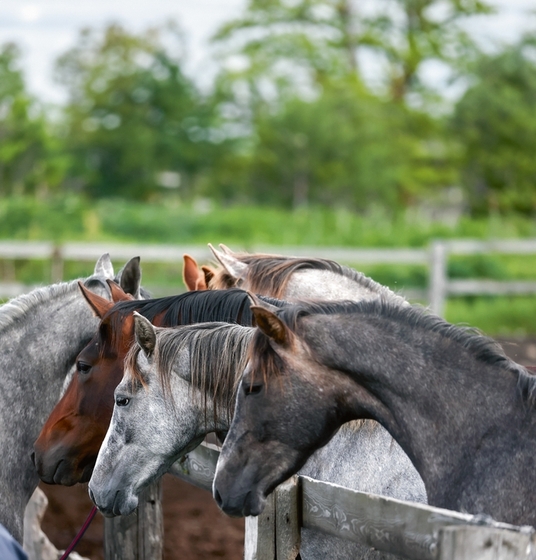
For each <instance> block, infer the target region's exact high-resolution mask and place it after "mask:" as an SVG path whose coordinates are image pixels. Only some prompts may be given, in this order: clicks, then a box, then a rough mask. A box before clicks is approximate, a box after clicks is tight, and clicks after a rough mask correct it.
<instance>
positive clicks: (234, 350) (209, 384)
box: [125, 322, 254, 423]
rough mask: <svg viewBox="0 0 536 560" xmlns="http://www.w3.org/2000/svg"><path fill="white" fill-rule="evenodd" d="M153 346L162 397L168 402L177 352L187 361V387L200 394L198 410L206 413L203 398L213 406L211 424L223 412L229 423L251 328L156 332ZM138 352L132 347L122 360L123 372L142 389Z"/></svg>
mask: <svg viewBox="0 0 536 560" xmlns="http://www.w3.org/2000/svg"><path fill="white" fill-rule="evenodd" d="M156 332H157V335H156V337H157V342H156V347H155V350H154V354H153V359H154V364H155V369H156V372H157V376H158V380H159V382H160V384H161V386H162V388H163V391H164V395H166V394H167V395H170V396H171V399H172V398H173V397H172V395H171V379H170V378H171V375H172V373H173V368H174V365H175V364H176V363H177V361H178V359H179V356H180V354H181V352H183V351H184V350H187V351H188V354H189V357H190V364H189V366H190V376H191V379H190V383H191V385H192V386H194V387H197V388H198V389H199V390H200V393H201V399H202V406H203V408H204V410H205V417H206V413H207V396H211V397H212V399H213V402H214V422H215V423H217V422H218V419H220V418H222V411H227V417H226V420H227V421H228V422H230V421H231V417H232V409H233V407H232V403H233V402H234V398H235V395H236V390H237V387H238V384H239V382H240V378H241V375H242V372H243V370H244V368H245V366H246V363H247V351H246V349H247V347H248V345H249V342H250V340H251V337H252V336H253V332H254V331H253V329H252V328H251V327H243V326H240V325H232V324H229V323H221V322H214V323H198V324H195V325H184V326H181V327H180V328H175V329H173V328H157V329H156ZM141 351H142V350H141V348H140V347H139V346H138V345H137V344H134V345H133V346H132V347H131V349H130V350H129V352H128V354H127V356H126V358H125V369H128V370H129V371H130V372H131V374H132V380H133V382H134V383H139V384H141V385H145V383H146V380H145V379H144V378H143V374H142V373H141V372H140V370H139V368H138V365H137V358H138V355H139V353H140V352H141Z"/></svg>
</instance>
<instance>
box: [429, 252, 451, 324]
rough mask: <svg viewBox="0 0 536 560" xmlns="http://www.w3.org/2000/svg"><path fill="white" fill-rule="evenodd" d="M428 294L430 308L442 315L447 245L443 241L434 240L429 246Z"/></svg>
mask: <svg viewBox="0 0 536 560" xmlns="http://www.w3.org/2000/svg"><path fill="white" fill-rule="evenodd" d="M428 294H429V295H428V299H429V301H430V309H431V310H432V311H433V312H434V313H435V314H436V315H439V316H440V317H442V316H443V313H444V310H445V298H446V296H447V247H446V244H445V243H444V242H443V241H434V242H433V243H432V245H431V246H430V277H429V286H428Z"/></svg>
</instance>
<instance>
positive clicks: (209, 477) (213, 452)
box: [169, 443, 220, 492]
mask: <svg viewBox="0 0 536 560" xmlns="http://www.w3.org/2000/svg"><path fill="white" fill-rule="evenodd" d="M219 454H220V453H219V448H218V447H217V446H216V445H212V444H210V443H202V444H201V445H199V446H198V447H196V448H195V449H194V450H193V451H190V453H188V454H186V455H185V456H184V457H183V458H182V459H180V460H179V461H177V462H176V463H174V464H173V465H172V467H171V469H170V470H169V472H170V474H172V475H174V476H177V477H179V478H182V479H183V480H186V481H188V482H190V483H191V484H193V485H194V486H197V487H199V488H203V489H204V490H208V491H209V492H212V481H213V480H214V475H215V474H216V463H217V462H218V457H219Z"/></svg>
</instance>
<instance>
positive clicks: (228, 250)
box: [220, 243, 234, 255]
mask: <svg viewBox="0 0 536 560" xmlns="http://www.w3.org/2000/svg"><path fill="white" fill-rule="evenodd" d="M220 249H221V250H222V251H223V252H224V253H225V254H226V255H234V251H231V249H229V247H227V245H224V244H223V243H220Z"/></svg>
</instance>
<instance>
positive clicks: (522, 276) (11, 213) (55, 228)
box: [0, 195, 536, 335]
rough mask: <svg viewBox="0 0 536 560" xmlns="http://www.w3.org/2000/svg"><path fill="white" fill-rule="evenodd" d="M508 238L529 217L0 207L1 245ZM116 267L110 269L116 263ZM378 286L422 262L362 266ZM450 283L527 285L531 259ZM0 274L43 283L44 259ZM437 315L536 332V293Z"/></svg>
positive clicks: (535, 261) (505, 258) (403, 242)
mask: <svg viewBox="0 0 536 560" xmlns="http://www.w3.org/2000/svg"><path fill="white" fill-rule="evenodd" d="M464 237H465V238H466V237H469V238H473V239H475V238H476V239H490V238H495V239H497V238H499V239H513V238H523V237H536V221H535V220H533V219H530V218H523V217H519V216H507V217H499V216H495V217H491V218H486V219H476V220H473V219H469V218H463V219H461V220H460V221H459V222H458V223H457V224H456V225H451V226H447V225H445V224H441V223H432V222H423V221H419V220H418V219H416V218H415V215H414V214H413V213H411V212H408V213H406V214H405V215H402V214H400V215H398V216H397V217H394V218H393V217H390V216H389V215H388V214H387V213H386V212H382V211H379V210H376V211H371V212H369V213H368V214H366V215H358V214H355V213H351V212H350V211H348V210H344V209H339V210H333V209H326V208H318V207H313V208H308V209H302V210H299V211H295V212H292V211H287V210H282V209H279V208H272V207H249V206H235V207H218V206H211V205H210V204H206V203H205V202H201V203H196V204H183V203H180V202H179V201H178V200H176V199H169V200H167V201H163V202H160V203H155V204H141V203H133V202H127V201H125V200H102V201H97V202H90V201H87V200H86V199H84V198H81V197H78V196H73V195H69V196H64V197H58V198H55V199H51V200H46V201H37V200H35V199H33V198H29V197H25V198H10V199H4V200H1V201H0V239H18V240H52V241H55V242H58V243H61V242H65V241H80V242H107V241H108V242H125V243H134V244H136V243H139V244H144V243H145V244H146V243H162V244H173V245H185V244H200V245H205V244H206V243H207V242H211V243H214V244H218V243H225V244H227V245H229V246H230V247H231V248H233V249H236V250H251V249H253V248H254V247H256V246H260V245H272V246H300V245H301V246H310V247H313V246H325V247H329V246H333V247H335V246H338V247H426V246H427V245H428V244H429V243H430V241H431V240H433V239H437V238H443V239H452V238H464ZM121 264H123V263H116V265H117V266H119V265H121ZM345 264H349V265H351V266H354V267H355V268H357V269H359V270H362V271H363V272H365V273H366V274H368V275H369V276H371V277H373V278H374V279H375V280H377V281H378V282H380V283H382V284H384V285H387V286H389V287H390V288H391V289H393V290H396V291H400V290H404V289H405V288H408V289H411V288H421V289H422V288H424V287H426V285H427V283H428V272H427V269H426V267H424V266H402V265H400V266H387V265H381V266H361V265H360V264H359V263H345ZM142 265H143V283H144V285H146V286H153V287H154V288H155V293H156V294H157V295H161V294H164V293H176V292H180V291H182V290H184V286H183V284H182V279H181V274H182V263H181V262H178V263H172V264H154V263H142ZM448 271H449V276H450V277H451V278H490V279H495V280H514V279H517V280H534V279H536V255H535V256H531V255H523V256H518V255H478V256H471V257H462V256H452V257H451V258H450V259H449V264H448ZM89 273H91V266H90V265H89V264H88V263H76V262H67V263H66V264H65V278H76V277H79V276H85V275H88V274H89ZM0 278H2V279H11V280H17V281H20V282H24V283H27V284H34V283H40V284H47V283H49V282H50V266H49V263H48V262H44V261H27V260H26V261H16V262H13V261H11V262H9V261H8V262H2V261H0ZM446 317H447V319H448V320H449V321H451V322H454V323H459V322H462V323H466V324H469V325H472V326H475V327H478V328H480V329H481V330H483V331H484V332H486V333H488V334H490V335H504V334H536V297H510V298H506V297H493V298H491V297H472V298H452V299H450V300H449V301H448V304H447V308H446Z"/></svg>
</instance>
